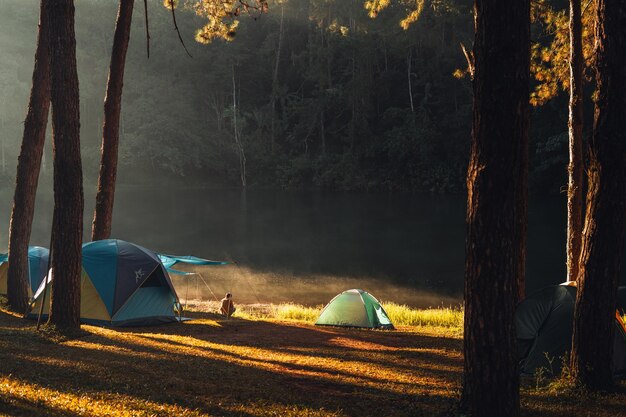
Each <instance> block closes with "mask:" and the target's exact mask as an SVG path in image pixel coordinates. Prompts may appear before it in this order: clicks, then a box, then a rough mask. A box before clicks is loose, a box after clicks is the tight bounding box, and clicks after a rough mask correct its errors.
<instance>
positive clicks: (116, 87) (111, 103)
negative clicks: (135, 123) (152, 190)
mask: <svg viewBox="0 0 626 417" xmlns="http://www.w3.org/2000/svg"><path fill="white" fill-rule="evenodd" d="M134 3H135V1H134V0H120V4H119V8H118V12H117V22H116V24H115V35H114V37H113V50H112V51H111V64H110V66H109V80H108V82H107V91H106V96H105V98H104V126H103V129H102V156H101V159H100V176H99V177H98V193H97V194H96V209H95V211H94V215H93V225H92V230H91V240H101V239H108V238H109V237H111V222H112V220H113V202H114V199H115V179H116V176H117V151H118V145H119V139H120V132H119V131H120V113H121V111H122V88H123V86H124V65H125V63H126V51H127V50H128V41H129V39H130V28H131V21H132V18H133V5H134Z"/></svg>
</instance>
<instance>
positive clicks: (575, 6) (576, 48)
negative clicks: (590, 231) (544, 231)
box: [567, 0, 583, 281]
mask: <svg viewBox="0 0 626 417" xmlns="http://www.w3.org/2000/svg"><path fill="white" fill-rule="evenodd" d="M569 4H570V9H569V31H570V67H569V68H570V88H569V94H570V95H569V166H568V168H567V172H568V176H569V181H568V185H567V280H568V281H576V279H577V278H578V270H579V268H578V264H579V259H580V245H581V239H582V231H583V225H582V223H583V45H582V43H583V35H582V21H581V10H580V0H570V2H569Z"/></svg>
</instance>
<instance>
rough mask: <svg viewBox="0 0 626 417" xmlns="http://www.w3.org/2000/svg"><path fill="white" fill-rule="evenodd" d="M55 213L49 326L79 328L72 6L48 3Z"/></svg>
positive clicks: (63, 1)
mask: <svg viewBox="0 0 626 417" xmlns="http://www.w3.org/2000/svg"><path fill="white" fill-rule="evenodd" d="M46 12H47V15H48V18H49V26H48V27H49V40H50V68H51V74H50V75H51V90H50V91H51V94H50V97H51V101H52V132H53V136H52V144H53V153H54V213H53V218H54V221H53V225H52V235H53V236H54V239H53V240H52V248H51V251H52V254H51V255H52V274H53V281H52V291H51V300H50V303H51V306H50V319H49V322H50V323H51V324H53V325H55V326H56V327H57V328H60V329H76V328H79V327H80V275H81V243H82V233H83V174H82V166H81V159H80V114H79V98H78V75H77V71H76V38H75V33H74V2H73V0H49V1H48V2H47V4H46Z"/></svg>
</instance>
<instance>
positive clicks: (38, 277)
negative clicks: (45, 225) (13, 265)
mask: <svg viewBox="0 0 626 417" xmlns="http://www.w3.org/2000/svg"><path fill="white" fill-rule="evenodd" d="M49 253H50V251H49V250H48V249H46V248H42V247H41V246H29V247H28V277H29V282H28V284H29V288H28V294H29V295H32V294H33V292H35V290H36V289H37V288H39V284H41V282H42V281H43V278H44V276H46V271H47V269H48V255H49ZM8 260H9V254H8V253H1V254H0V294H6V292H7V273H8V269H9V262H8Z"/></svg>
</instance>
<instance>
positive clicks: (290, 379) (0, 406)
mask: <svg viewBox="0 0 626 417" xmlns="http://www.w3.org/2000/svg"><path fill="white" fill-rule="evenodd" d="M190 307H193V310H194V311H191V312H189V315H190V316H191V317H192V318H193V320H191V321H188V322H184V323H181V324H172V325H163V326H157V327H146V328H129V329H110V328H100V327H93V326H83V327H82V329H83V333H82V334H81V335H80V337H78V338H72V339H63V338H50V337H49V335H47V334H46V333H42V332H37V331H36V330H35V328H34V323H33V322H31V321H27V320H23V319H20V318H19V317H17V316H15V315H11V314H9V313H8V312H6V311H4V310H0V416H5V415H7V416H40V415H42V416H43V415H52V416H66V417H77V416H92V415H107V416H112V417H126V416H173V415H176V416H241V417H256V416H259V417H260V416H281V417H282V416H285V417H296V416H303V417H317V416H331V417H335V416H336V417H347V416H391V417H393V416H398V417H401V416H422V417H426V416H440V417H452V416H456V415H457V412H456V405H457V403H458V399H459V395H460V389H461V383H462V370H463V359H462V354H461V349H462V339H461V338H460V335H459V334H456V333H454V332H453V331H450V332H448V333H447V334H446V333H437V332H440V330H441V329H448V330H454V329H456V328H457V327H458V326H459V325H460V323H461V321H462V313H461V312H460V311H459V310H455V309H451V310H450V311H448V309H437V310H439V311H430V310H414V309H410V308H406V307H405V306H393V305H391V306H390V305H389V304H386V305H385V307H386V308H388V313H389V315H390V316H392V317H395V320H397V321H401V322H402V323H414V324H416V325H406V324H398V325H397V328H398V330H396V331H393V332H392V331H379V330H374V331H372V330H363V329H345V328H332V327H321V328H320V327H317V326H312V325H311V322H312V321H313V320H314V319H315V318H316V316H317V313H318V312H319V308H317V307H315V308H311V307H302V306H297V305H293V304H282V305H276V306H267V305H256V306H239V310H238V312H237V314H238V315H241V316H240V317H239V318H237V317H235V318H232V319H229V320H226V319H224V318H222V317H220V316H217V315H215V314H212V313H209V312H206V311H203V310H206V309H207V308H208V307H209V306H208V305H206V303H198V304H195V305H190ZM211 308H213V307H211ZM243 316H246V317H248V318H245V319H244V318H242V317H243ZM396 324H397V323H396ZM446 326H447V327H446ZM531 385H532V384H531ZM620 389H623V387H620ZM521 403H522V411H523V413H522V415H523V416H532V417H534V416H547V417H569V416H588V415H593V416H594V417H609V416H624V415H626V392H620V391H618V392H616V393H612V394H610V395H606V396H581V395H580V393H577V392H572V391H571V390H570V391H568V390H561V389H554V387H553V386H552V388H550V389H547V388H542V389H536V388H535V387H534V386H525V388H523V389H522V392H521Z"/></svg>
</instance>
